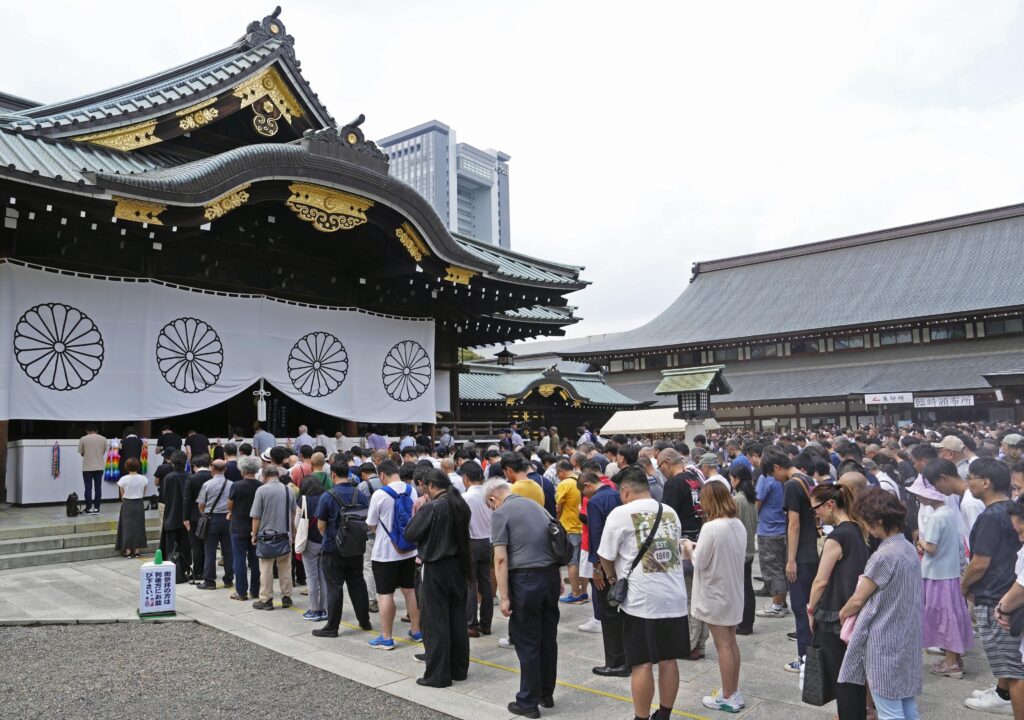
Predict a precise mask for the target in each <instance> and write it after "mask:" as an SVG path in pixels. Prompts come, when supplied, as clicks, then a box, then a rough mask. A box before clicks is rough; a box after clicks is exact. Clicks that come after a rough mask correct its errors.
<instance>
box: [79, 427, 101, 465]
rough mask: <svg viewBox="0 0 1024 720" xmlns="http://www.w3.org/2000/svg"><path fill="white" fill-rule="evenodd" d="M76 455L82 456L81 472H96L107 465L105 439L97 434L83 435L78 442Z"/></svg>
mask: <svg viewBox="0 0 1024 720" xmlns="http://www.w3.org/2000/svg"><path fill="white" fill-rule="evenodd" d="M78 454H79V455H81V456H82V472H96V471H98V470H103V469H104V468H105V467H106V465H107V439H106V438H105V437H103V436H102V435H99V434H98V433H89V434H88V435H83V436H82V437H81V438H79V440H78Z"/></svg>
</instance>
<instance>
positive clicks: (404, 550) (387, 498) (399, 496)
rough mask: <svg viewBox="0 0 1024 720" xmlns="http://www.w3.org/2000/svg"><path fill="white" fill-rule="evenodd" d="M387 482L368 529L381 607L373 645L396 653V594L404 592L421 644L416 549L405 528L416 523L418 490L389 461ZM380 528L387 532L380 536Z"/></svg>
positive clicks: (383, 467) (384, 472)
mask: <svg viewBox="0 0 1024 720" xmlns="http://www.w3.org/2000/svg"><path fill="white" fill-rule="evenodd" d="M377 471H378V472H379V473H380V476H381V479H382V480H383V482H384V485H383V487H381V489H380V490H378V491H377V492H375V493H373V495H372V497H371V498H370V509H369V510H368V512H367V514H366V529H367V530H368V531H369V532H373V533H374V534H375V539H374V542H373V552H372V555H371V557H372V559H373V582H374V585H375V587H376V590H377V602H378V605H379V607H380V626H381V627H380V635H378V636H377V637H375V638H374V639H373V640H371V641H370V647H372V648H374V649H376V650H394V648H395V640H394V638H393V637H392V630H393V629H394V624H395V590H396V589H401V591H402V595H403V596H404V597H405V608H406V612H407V613H408V614H409V623H410V629H409V637H410V638H412V639H413V640H415V641H417V642H419V641H421V640H422V639H423V633H421V632H420V613H419V608H418V607H417V606H416V596H415V594H414V593H413V586H414V584H415V580H416V545H415V544H413V543H411V542H409V541H408V540H406V539H405V528H406V527H407V526H408V525H409V521H410V520H412V506H413V503H414V502H415V501H416V490H415V489H414V488H413V487H412V485H409V484H407V483H405V482H402V480H401V478H399V476H398V465H396V464H395V463H394V462H392V461H391V460H385V461H384V462H382V463H381V464H380V467H379V468H377ZM378 528H379V529H380V530H382V531H383V532H377V530H378Z"/></svg>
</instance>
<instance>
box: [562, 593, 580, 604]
mask: <svg viewBox="0 0 1024 720" xmlns="http://www.w3.org/2000/svg"><path fill="white" fill-rule="evenodd" d="M558 602H560V603H564V604H566V605H572V604H573V603H575V602H576V596H575V595H573V594H572V593H571V592H570V593H566V594H565V595H564V596H563V597H560V598H558Z"/></svg>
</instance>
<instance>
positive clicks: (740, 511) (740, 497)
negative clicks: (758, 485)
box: [729, 464, 757, 635]
mask: <svg viewBox="0 0 1024 720" xmlns="http://www.w3.org/2000/svg"><path fill="white" fill-rule="evenodd" d="M729 480H730V482H731V483H732V493H733V494H732V498H733V500H734V501H735V502H736V517H738V518H739V520H740V522H742V523H743V527H744V528H745V529H746V531H747V552H746V557H745V560H744V562H743V619H742V620H741V621H740V624H739V626H738V627H737V628H736V634H737V635H750V634H751V633H752V632H754V602H755V596H754V580H753V576H752V572H753V565H754V537H755V536H756V535H757V490H756V489H755V488H754V480H753V477H752V476H751V473H750V468H749V467H747V466H746V465H743V464H738V465H736V466H735V467H733V468H731V469H730V470H729Z"/></svg>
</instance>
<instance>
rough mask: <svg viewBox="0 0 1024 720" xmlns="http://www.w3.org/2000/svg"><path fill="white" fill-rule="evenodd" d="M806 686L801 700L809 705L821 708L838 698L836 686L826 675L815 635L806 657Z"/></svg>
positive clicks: (801, 694)
mask: <svg viewBox="0 0 1024 720" xmlns="http://www.w3.org/2000/svg"><path fill="white" fill-rule="evenodd" d="M803 681H804V686H803V690H802V691H801V693H800V699H801V700H803V701H804V702H805V703H807V704H808V705H815V706H817V707H821V706H822V705H824V704H826V703H829V702H832V701H833V700H835V698H836V688H835V684H834V683H833V682H832V678H830V677H828V675H826V673H825V658H824V654H823V653H822V651H821V644H820V643H819V642H818V634H817V633H815V634H814V637H813V638H812V639H811V644H810V645H809V646H808V648H807V654H806V655H805V656H804V675H803Z"/></svg>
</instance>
